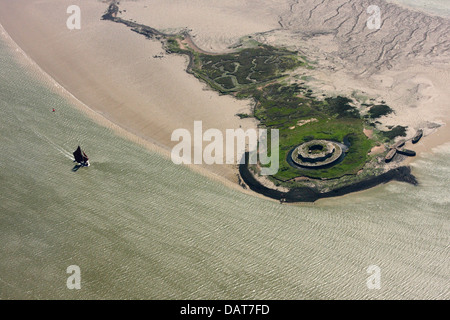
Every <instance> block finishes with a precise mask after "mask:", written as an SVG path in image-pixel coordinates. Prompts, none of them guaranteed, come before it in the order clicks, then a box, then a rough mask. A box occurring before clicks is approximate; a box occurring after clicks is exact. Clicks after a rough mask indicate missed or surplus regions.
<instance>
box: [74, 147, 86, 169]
mask: <svg viewBox="0 0 450 320" xmlns="http://www.w3.org/2000/svg"><path fill="white" fill-rule="evenodd" d="M73 157H74V158H75V162H78V163H79V164H80V165H82V166H83V167H89V165H90V164H89V158H88V156H87V155H86V153H84V151H83V150H81V148H80V146H78V148H77V150H75V151H74V152H73Z"/></svg>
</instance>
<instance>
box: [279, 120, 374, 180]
mask: <svg viewBox="0 0 450 320" xmlns="http://www.w3.org/2000/svg"><path fill="white" fill-rule="evenodd" d="M314 139H317V140H331V141H335V142H340V143H342V142H343V141H344V140H348V142H349V143H350V147H349V149H348V151H347V154H346V156H345V158H344V160H343V161H342V162H341V163H338V164H336V165H334V166H332V167H330V168H324V169H300V168H293V167H292V166H291V165H290V164H289V163H288V162H287V157H288V155H289V153H290V151H291V150H293V149H294V148H295V147H296V146H298V145H299V144H301V143H304V142H307V141H311V140H314ZM374 145H375V143H374V141H372V140H370V139H368V138H367V137H366V136H365V135H364V133H363V123H362V121H361V120H359V119H352V118H347V119H325V118H323V119H321V120H319V121H317V122H310V123H308V124H305V125H303V126H300V127H296V128H295V129H289V128H284V129H282V130H280V169H279V170H278V173H277V174H275V175H274V178H276V179H278V180H282V181H286V180H290V179H293V178H295V177H298V176H307V177H311V178H326V179H332V178H339V177H341V176H343V175H346V174H356V173H357V172H358V171H359V170H360V169H361V168H362V167H363V166H364V164H365V163H366V162H367V160H368V153H369V151H370V149H371V148H372V147H373V146H374Z"/></svg>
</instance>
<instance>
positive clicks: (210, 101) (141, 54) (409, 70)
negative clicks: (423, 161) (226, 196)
mask: <svg viewBox="0 0 450 320" xmlns="http://www.w3.org/2000/svg"><path fill="white" fill-rule="evenodd" d="M72 2H73V1H71V0H60V1H56V0H45V1H26V0H15V1H8V0H0V23H1V24H2V26H3V27H4V28H5V30H6V31H7V33H8V34H9V35H10V36H11V38H12V39H13V40H14V42H15V43H17V45H18V46H19V47H20V48H21V49H22V50H23V51H24V52H25V53H26V55H27V56H28V57H29V59H31V61H33V62H35V63H36V64H37V65H38V66H39V67H40V68H41V69H42V71H43V72H45V73H46V74H48V77H49V79H50V78H51V79H54V81H55V82H56V83H57V84H59V85H60V86H61V88H59V89H58V92H60V93H61V94H63V95H64V96H66V97H68V99H71V100H72V101H73V102H74V103H75V104H76V105H78V106H79V107H80V108H81V109H83V110H84V111H85V112H86V113H87V114H88V115H89V116H90V117H92V118H94V119H96V121H97V122H99V123H101V124H102V125H105V126H108V127H111V128H113V129H114V130H115V131H116V132H117V133H119V134H122V135H124V136H127V137H128V138H130V139H132V140H134V141H136V142H139V143H140V144H143V145H145V146H146V147H148V148H150V149H151V150H155V151H158V152H160V153H162V154H165V156H168V155H169V151H170V149H171V147H172V146H173V145H174V144H175V143H174V142H172V141H170V137H171V133H172V132H173V130H175V129H178V128H186V129H188V130H191V128H192V126H193V122H194V121H195V120H202V121H203V124H204V128H217V129H219V130H221V131H225V129H228V128H239V127H240V126H241V127H242V128H243V129H244V130H245V129H248V128H255V127H256V121H254V120H253V119H244V120H240V119H239V118H238V117H236V116H235V115H236V114H237V113H243V112H244V113H246V112H248V110H249V109H250V107H251V102H250V101H238V100H235V99H233V98H232V97H229V96H219V95H218V94H217V93H215V92H213V91H211V90H207V88H206V85H205V84H203V83H200V82H199V81H198V80H197V79H195V78H194V77H193V76H191V75H188V74H187V73H186V72H185V69H186V63H187V62H186V58H185V57H182V56H175V55H170V56H168V55H164V57H163V59H152V56H153V55H158V54H160V53H161V51H162V48H161V44H160V43H159V42H158V41H149V40H146V39H145V38H144V37H142V36H140V35H138V34H136V33H134V32H131V31H130V30H129V28H127V27H125V26H123V25H119V24H114V23H111V22H109V21H101V20H100V17H101V15H102V14H103V13H104V11H105V9H106V7H107V3H103V2H100V1H96V0H90V1H85V2H83V3H82V4H80V7H81V9H82V19H83V20H82V29H81V30H73V31H71V30H68V29H67V28H66V27H65V22H66V19H67V17H68V15H67V14H65V12H66V8H67V7H68V6H69V5H72V4H73V3H72ZM203 2H204V1H203V0H196V1H194V2H192V3H190V4H189V8H190V9H189V10H187V4H186V3H185V2H183V1H181V0H179V1H175V2H174V3H171V4H165V2H164V1H156V4H155V2H154V1H138V2H124V3H123V8H127V9H126V10H127V13H126V17H125V18H129V19H134V20H136V21H137V22H138V23H143V24H148V25H150V26H152V27H155V28H161V30H164V31H167V30H181V29H188V30H190V34H191V35H192V40H193V41H195V44H196V45H197V46H198V48H199V49H200V50H205V51H208V52H209V51H221V50H222V51H223V50H226V48H227V47H228V46H229V45H231V44H233V43H235V42H236V41H237V40H238V39H239V38H240V37H242V36H244V35H248V34H259V35H260V36H261V37H263V38H264V40H266V41H268V42H269V43H271V44H281V45H290V46H292V47H296V48H301V52H304V53H305V54H306V55H307V56H308V57H311V59H315V60H316V61H317V63H318V68H317V69H316V70H313V71H309V72H308V73H305V75H308V76H309V75H311V76H312V77H313V78H314V80H313V81H312V82H311V86H312V87H313V88H314V89H317V90H319V91H320V90H322V91H323V92H327V93H333V92H337V93H343V94H349V95H350V94H352V91H354V90H357V91H358V92H359V93H361V94H367V95H368V96H375V97H380V99H385V100H386V101H387V103H388V104H389V105H390V106H391V107H393V108H394V110H395V111H396V115H395V116H394V117H392V119H390V120H388V121H387V123H388V124H389V121H391V123H399V124H402V125H408V126H409V127H410V131H409V132H408V134H409V136H410V135H412V134H413V133H414V131H415V128H418V127H422V126H424V125H427V124H433V123H436V122H441V123H450V112H449V109H450V108H448V101H450V94H449V93H448V92H447V90H446V89H447V83H448V81H449V80H450V68H449V67H448V65H446V63H447V62H448V59H447V58H448V56H447V55H444V56H443V57H440V56H439V55H438V57H439V58H437V59H434V58H433V57H430V56H427V55H425V54H424V55H421V54H420V50H419V53H418V54H417V55H416V56H415V57H413V58H411V57H408V58H406V57H402V53H401V52H397V53H396V50H400V49H399V48H398V44H396V46H393V48H392V49H389V50H388V49H386V50H385V52H384V56H383V58H386V59H388V60H387V61H388V63H387V64H384V62H383V61H381V63H380V65H381V67H380V68H379V69H377V70H367V69H366V70H365V71H364V70H363V73H362V74H364V75H363V76H361V70H360V69H359V67H361V65H364V64H367V63H369V64H370V63H371V61H370V59H369V58H370V57H371V56H369V57H366V58H365V59H366V61H361V59H359V60H358V59H357V60H356V61H355V59H354V57H353V56H352V55H351V54H350V53H349V52H347V51H345V52H344V53H345V54H347V56H345V55H343V53H342V52H341V51H339V49H341V48H342V46H343V44H345V43H346V42H345V41H346V38H345V37H344V36H336V35H335V36H334V37H329V36H327V35H325V36H322V35H318V36H312V37H311V36H310V35H308V34H307V33H308V32H311V31H312V30H314V29H313V28H312V26H313V25H316V26H317V25H320V26H321V28H323V29H326V28H327V25H326V24H323V20H327V23H330V24H331V25H330V26H328V28H331V29H332V28H337V29H335V30H337V34H338V35H339V33H340V30H341V29H340V28H344V27H346V26H345V23H341V22H340V21H339V19H336V24H337V25H338V26H337V27H336V26H334V24H333V23H334V22H333V19H334V18H333V19H332V18H330V17H328V13H329V12H332V11H333V10H334V9H333V8H332V5H330V6H328V7H324V8H321V6H320V1H313V0H312V1H308V4H303V7H298V8H296V7H295V6H290V2H289V1H286V2H284V3H283V4H282V5H279V4H278V5H277V4H276V3H275V2H274V1H269V0H263V1H261V4H262V5H261V6H260V7H258V8H257V9H255V10H252V8H253V9H254V6H250V5H249V4H241V2H238V1H230V3H228V4H227V5H225V4H223V5H222V4H221V2H218V1H213V2H212V3H211V7H210V9H209V10H210V13H211V15H210V16H209V17H208V18H207V19H206V18H205V20H204V21H199V20H198V19H194V18H195V17H198V16H202V15H204V14H205V12H208V9H199V8H203V7H204V6H203V4H204V3H203ZM341 2H342V3H344V2H345V1H337V3H336V6H338V5H340V3H341ZM375 2H380V1H375ZM380 3H381V2H380ZM150 5H153V8H152V9H154V10H148V11H145V10H144V9H146V8H145V7H146V6H147V7H148V6H150ZM177 5H178V7H177ZM380 5H382V3H381V4H380ZM308 6H309V7H308ZM310 7H311V8H312V7H315V9H314V10H315V11H311V8H310ZM343 8H344V9H341V10H340V11H341V14H343V15H344V17H345V14H347V13H348V12H347V11H346V10H345V6H344V7H343ZM186 10H187V12H184V11H186ZM196 10H200V11H199V12H196ZM202 10H203V11H202ZM321 10H323V11H322V14H321ZM238 12H239V14H238ZM303 12H304V13H305V14H308V13H309V18H310V19H309V22H308V25H307V26H305V23H303V22H299V21H301V19H302V18H303V17H302V15H303ZM346 12H347V13H346ZM401 13H402V14H403V12H401ZM397 14H398V12H397ZM415 14H420V13H415ZM234 16H235V17H234ZM330 16H331V14H330ZM174 17H178V18H179V19H178V20H176V19H173V18H174ZM227 17H228V18H229V19H232V18H230V17H234V18H233V19H232V21H229V22H228V24H227V22H223V21H222V22H220V25H219V26H217V25H214V21H219V20H218V19H219V18H224V19H225V18H227ZM245 17H247V18H248V20H243V19H244V18H245ZM228 18H227V19H228ZM263 19H265V20H263ZM315 19H316V20H315ZM321 19H322V20H321ZM427 19H428V18H427ZM429 19H431V20H430V21H431V22H429V21H428V20H427V23H428V24H429V25H430V24H433V21H436V20H433V19H440V18H429ZM149 21H151V22H152V23H149ZM244 21H245V22H244ZM439 21H441V20H439ZM280 22H281V23H280ZM236 23H241V26H239V25H238V26H234V27H231V25H233V24H236ZM280 24H281V25H284V28H279V27H280ZM358 24H360V22H359V21H357V22H356V25H355V26H357V25H358ZM228 25H230V27H227V26H228ZM433 27H435V30H434V31H435V33H436V32H445V30H447V29H446V28H447V27H448V26H447V25H444V27H442V28H441V27H439V26H433ZM277 28H278V30H276V29H277ZM441 29H442V30H441ZM299 30H301V32H303V34H301V35H300V36H299V33H298V32H299ZM333 30H334V29H333ZM322 31H323V32H325V34H326V31H327V30H322ZM322 31H321V32H322ZM280 33H282V35H281V36H279V34H280ZM359 33H361V34H362V36H366V35H365V34H364V33H362V32H359ZM293 35H296V38H293ZM5 36H6V35H5ZM420 36H421V35H417V37H418V38H420ZM438 36H439V35H436V36H434V34H433V33H430V36H429V37H430V41H434V40H435V39H436V38H438ZM347 37H348V36H347ZM386 37H387V36H386ZM399 37H400V36H399ZM280 39H281V40H280ZM439 39H441V38H439ZM443 39H445V38H443ZM352 41H353V40H352ZM380 41H387V42H390V41H391V39H390V38H389V39H387V38H386V39H385V37H384V36H383V37H382V38H381V40H380ZM411 41H412V40H411ZM349 43H350V44H353V42H349ZM407 46H414V44H409V43H408V44H407ZM428 47H429V46H428V45H427V43H424V44H423V46H422V49H423V50H425V48H427V49H428ZM330 48H331V49H330ZM333 48H334V49H336V50H334V49H333ZM368 48H371V46H370V45H369V46H368ZM325 49H326V50H325ZM330 50H331V51H330ZM358 50H363V51H361V52H364V50H367V48H362V49H361V48H360V47H359V46H357V47H355V52H356V53H355V54H361V52H358ZM436 50H437V51H439V50H441V48H440V47H438V48H437V49H435V51H436ZM437 51H436V52H435V53H439V52H437ZM391 56H392V57H394V58H395V59H397V60H395V63H394V60H392V59H394V58H391ZM399 56H400V58H399ZM389 59H390V60H389ZM433 59H434V60H433ZM431 60H433V64H432V65H427V63H429V61H431ZM389 61H390V62H389ZM389 63H393V66H392V67H391V68H388V67H389ZM415 63H417V65H416V64H415ZM419 63H420V64H419ZM443 66H444V67H443ZM445 66H446V68H445ZM330 67H332V68H333V72H331V73H330ZM369 71H370V72H369ZM49 79H47V80H48V81H49ZM52 85H53V86H55V84H52ZM65 90H67V92H64V91H65ZM448 137H450V127H449V126H448V125H445V126H443V127H442V128H440V129H438V130H437V131H436V133H433V134H431V135H428V136H426V137H424V138H423V139H422V141H421V142H420V143H419V144H417V145H415V146H414V150H415V151H417V152H418V153H420V152H428V151H431V150H432V149H433V148H434V147H436V146H438V145H441V144H444V143H445V142H448ZM408 161H412V160H408ZM407 163H408V162H405V164H407ZM200 171H203V173H204V174H206V175H210V176H212V177H215V178H216V179H218V180H221V181H222V182H224V183H226V184H227V185H230V186H233V187H237V188H240V187H239V185H238V184H237V183H236V181H237V179H236V173H237V167H236V166H207V165H205V166H203V167H202V168H201V169H200ZM240 189H241V190H242V188H240Z"/></svg>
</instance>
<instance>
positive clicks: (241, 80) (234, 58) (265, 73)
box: [192, 44, 305, 92]
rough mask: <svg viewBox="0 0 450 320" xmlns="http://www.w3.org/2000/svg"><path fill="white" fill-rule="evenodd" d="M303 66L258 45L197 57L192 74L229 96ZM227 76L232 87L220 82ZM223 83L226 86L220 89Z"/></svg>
mask: <svg viewBox="0 0 450 320" xmlns="http://www.w3.org/2000/svg"><path fill="white" fill-rule="evenodd" d="M303 65H305V63H304V62H303V61H302V60H301V59H299V57H298V56H297V54H296V52H293V51H289V50H287V49H284V48H275V47H272V46H268V45H263V44H260V45H259V46H258V47H255V48H245V49H241V50H239V51H237V52H235V53H230V54H221V55H208V54H198V56H197V59H196V61H195V63H194V66H193V68H192V71H193V72H194V73H195V74H200V75H202V78H203V79H205V80H206V81H207V82H208V83H210V84H211V83H212V84H219V85H221V87H222V88H223V89H224V90H223V92H229V91H238V90H240V89H242V88H243V87H245V86H247V87H248V86H254V85H259V84H261V83H264V82H268V81H272V80H276V79H279V78H281V77H283V76H284V73H285V72H286V71H288V70H293V69H295V68H298V67H300V66H303ZM230 76H233V77H234V79H236V81H235V82H233V84H232V85H231V83H230V82H229V80H223V79H224V78H227V77H228V78H230ZM224 81H226V82H227V83H226V84H225V85H222V84H224Z"/></svg>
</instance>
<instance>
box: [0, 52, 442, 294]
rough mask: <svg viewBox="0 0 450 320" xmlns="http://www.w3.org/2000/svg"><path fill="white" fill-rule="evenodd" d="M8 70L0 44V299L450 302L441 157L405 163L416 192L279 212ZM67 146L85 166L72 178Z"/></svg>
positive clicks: (395, 187)
mask: <svg viewBox="0 0 450 320" xmlns="http://www.w3.org/2000/svg"><path fill="white" fill-rule="evenodd" d="M14 61H15V60H13V58H12V56H11V52H10V51H9V49H7V48H6V47H5V45H4V44H0V70H2V72H1V73H0V112H1V117H0V146H1V152H0V298H2V299H9V298H26V299H35V298H39V299H44V298H80V299H86V298H152V299H154V298H162V299H165V298H179V299H182V298H184V299H191V298H210V299H216V298H226V299H235V298H236V299H240V298H249V299H266V298H271V299H282V298H287V299H303V298H321V299H323V298H358V299H359V298H374V299H377V298H447V299H448V298H450V294H449V276H450V273H449V262H450V259H449V240H450V224H449V201H450V196H449V193H448V186H449V179H450V161H449V155H450V147H449V146H443V147H441V148H439V149H437V150H435V151H436V152H435V154H431V153H430V154H425V155H423V156H422V157H421V158H420V159H419V160H418V161H416V162H415V164H414V173H415V174H416V175H417V177H418V178H419V180H420V182H421V185H420V186H419V187H413V186H411V185H407V184H402V183H390V184H388V185H384V186H380V187H377V188H375V189H372V190H370V191H368V192H363V193H359V194H353V195H350V196H346V197H343V198H338V199H327V200H325V201H321V202H319V203H317V204H315V205H312V204H310V205H298V206H287V205H280V204H278V203H276V202H272V201H268V200H264V199H260V198H256V197H252V196H248V195H244V194H241V193H239V192H238V191H235V190H230V189H227V188H226V187H225V186H223V185H221V184H219V183H217V182H213V181H210V180H208V179H207V178H205V177H202V176H200V175H198V174H196V173H193V172H191V171H190V170H188V169H186V168H184V167H182V166H176V165H173V164H172V163H171V162H170V161H167V160H165V159H163V158H162V157H160V156H159V155H157V154H154V153H151V152H149V151H147V150H146V149H144V148H143V147H141V146H139V145H136V144H133V143H131V142H129V141H128V140H125V139H123V138H121V137H118V136H117V135H116V134H115V133H113V132H112V131H110V130H109V129H106V128H104V127H101V126H99V125H97V124H95V123H94V122H92V121H91V120H89V119H87V118H86V117H85V116H84V115H83V114H81V113H80V112H79V111H77V110H76V109H75V108H73V107H72V106H70V105H69V104H68V103H67V102H66V101H64V100H63V99H62V98H61V97H60V96H58V95H57V94H56V93H53V92H52V91H50V90H49V89H48V88H47V87H45V86H44V85H41V84H40V82H38V81H37V80H35V78H34V77H33V76H32V75H30V74H28V73H27V72H26V70H24V69H23V68H22V67H21V66H19V65H18V64H16V63H15V62H14ZM52 108H56V112H55V113H53V112H51V109H52ZM78 144H81V145H82V146H83V147H84V148H85V150H86V152H87V153H88V155H89V156H90V158H91V159H92V165H91V167H89V168H81V169H80V170H78V172H72V170H71V169H72V167H73V163H72V161H71V159H70V154H71V152H72V151H73V150H74V149H75V148H76V146H77V145H78ZM70 265H78V266H79V267H80V268H81V274H82V288H81V290H77V291H71V290H68V289H67V288H66V279H67V277H68V275H67V274H66V268H67V267H68V266H70ZM370 265H377V266H379V267H380V268H381V289H380V290H378V291H377V290H375V291H374V290H369V289H368V288H367V286H366V279H367V277H368V274H367V273H366V270H367V268H368V267H369V266H370Z"/></svg>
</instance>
